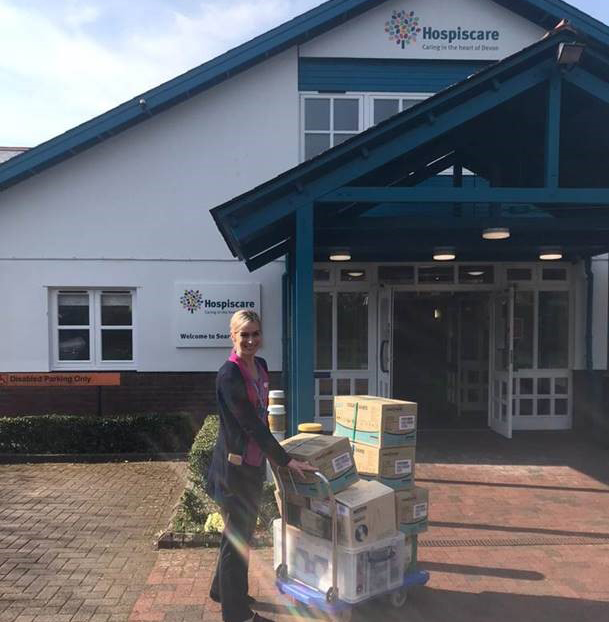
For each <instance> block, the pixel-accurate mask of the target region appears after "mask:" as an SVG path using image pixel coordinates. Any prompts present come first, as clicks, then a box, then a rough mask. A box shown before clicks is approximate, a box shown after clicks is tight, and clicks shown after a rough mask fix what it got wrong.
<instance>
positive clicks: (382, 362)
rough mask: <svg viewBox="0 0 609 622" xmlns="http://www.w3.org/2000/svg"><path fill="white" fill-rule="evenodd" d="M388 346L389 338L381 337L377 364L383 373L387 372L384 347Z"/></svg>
mask: <svg viewBox="0 0 609 622" xmlns="http://www.w3.org/2000/svg"><path fill="white" fill-rule="evenodd" d="M388 347H389V339H383V341H381V348H380V351H379V365H380V368H381V371H382V372H383V373H384V374H388V373H389V369H388V366H387V365H385V352H386V348H388Z"/></svg>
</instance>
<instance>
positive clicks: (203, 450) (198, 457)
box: [173, 415, 279, 546]
mask: <svg viewBox="0 0 609 622" xmlns="http://www.w3.org/2000/svg"><path fill="white" fill-rule="evenodd" d="M219 425H220V424H219V419H218V417H217V415H209V416H208V417H207V418H206V419H205V422H204V424H203V426H202V427H201V429H200V430H199V432H198V434H197V435H196V437H195V440H194V442H193V444H192V447H191V449H190V453H189V454H188V470H189V479H190V485H189V486H187V488H186V490H185V491H184V493H183V494H182V498H181V499H180V507H179V510H178V512H177V513H176V515H175V517H174V520H173V529H175V530H176V531H180V532H194V533H202V532H204V531H205V524H206V521H207V518H208V516H209V515H212V514H215V513H217V512H219V509H220V508H219V507H218V505H217V504H216V503H215V502H214V501H213V499H210V498H209V497H208V496H207V495H206V493H205V482H206V479H207V473H208V471H209V466H210V464H211V457H212V454H213V451H214V447H215V446H216V440H217V438H218V430H219ZM274 490H275V485H274V484H272V483H268V482H267V483H265V484H264V488H263V490H262V499H261V501H260V512H259V515H258V525H257V531H258V534H259V535H264V536H267V540H268V530H269V529H270V527H271V524H272V522H273V520H274V519H275V518H277V517H278V516H279V512H278V511H277V504H276V503H275V496H274ZM210 543H211V544H212V545H214V546H215V545H216V544H217V542H216V541H215V540H213V539H212V540H210Z"/></svg>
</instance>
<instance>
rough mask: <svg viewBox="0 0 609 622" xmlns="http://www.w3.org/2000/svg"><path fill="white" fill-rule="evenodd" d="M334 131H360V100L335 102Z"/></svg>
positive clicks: (338, 100)
mask: <svg viewBox="0 0 609 622" xmlns="http://www.w3.org/2000/svg"><path fill="white" fill-rule="evenodd" d="M334 130H336V131H339V132H358V131H359V99H335V100H334Z"/></svg>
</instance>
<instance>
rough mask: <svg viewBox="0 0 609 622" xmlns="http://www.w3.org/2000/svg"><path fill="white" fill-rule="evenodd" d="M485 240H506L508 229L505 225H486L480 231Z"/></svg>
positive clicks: (508, 233)
mask: <svg viewBox="0 0 609 622" xmlns="http://www.w3.org/2000/svg"><path fill="white" fill-rule="evenodd" d="M482 237H483V238H484V239H485V240H507V238H509V237H510V230H509V229H508V228H507V227H487V228H486V229H484V230H483V231H482Z"/></svg>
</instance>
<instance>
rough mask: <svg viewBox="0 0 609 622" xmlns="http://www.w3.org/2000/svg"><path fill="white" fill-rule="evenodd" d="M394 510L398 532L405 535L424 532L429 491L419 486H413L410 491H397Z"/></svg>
mask: <svg viewBox="0 0 609 622" xmlns="http://www.w3.org/2000/svg"><path fill="white" fill-rule="evenodd" d="M395 510H396V520H397V524H398V528H399V530H400V531H403V532H404V533H407V534H415V533H421V532H422V531H426V530H427V514H428V510H429V491H428V490H427V489H425V488H421V487H420V486H415V488H413V489H412V490H397V491H396V493H395Z"/></svg>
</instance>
